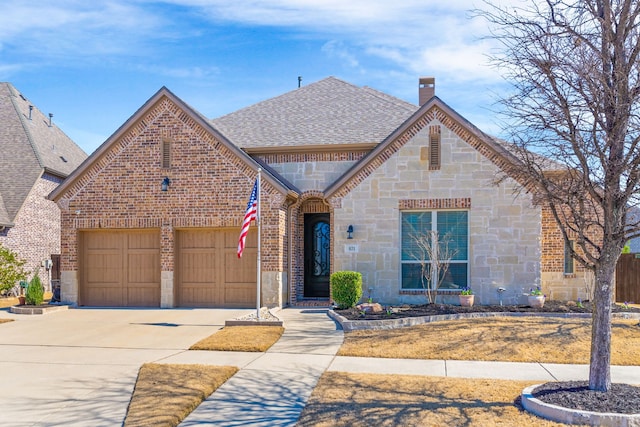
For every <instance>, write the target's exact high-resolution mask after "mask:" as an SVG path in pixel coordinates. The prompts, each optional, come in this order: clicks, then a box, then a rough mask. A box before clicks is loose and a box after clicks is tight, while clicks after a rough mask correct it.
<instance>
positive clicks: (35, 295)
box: [25, 274, 44, 305]
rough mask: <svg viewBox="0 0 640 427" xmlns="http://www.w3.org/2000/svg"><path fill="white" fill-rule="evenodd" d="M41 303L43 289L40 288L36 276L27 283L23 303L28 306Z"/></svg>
mask: <svg viewBox="0 0 640 427" xmlns="http://www.w3.org/2000/svg"><path fill="white" fill-rule="evenodd" d="M42 301H44V288H43V287H42V282H41V281H40V276H38V275H37V274H36V275H35V276H33V279H31V282H29V286H27V292H26V294H25V302H26V303H27V304H28V305H40V304H42Z"/></svg>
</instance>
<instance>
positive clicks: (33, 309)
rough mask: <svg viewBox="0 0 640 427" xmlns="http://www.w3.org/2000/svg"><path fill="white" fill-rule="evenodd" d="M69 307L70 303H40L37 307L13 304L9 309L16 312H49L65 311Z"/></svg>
mask: <svg viewBox="0 0 640 427" xmlns="http://www.w3.org/2000/svg"><path fill="white" fill-rule="evenodd" d="M68 309H69V306H68V305H40V306H37V307H28V306H22V305H13V306H11V308H10V309H9V311H10V312H11V313H14V314H48V313H53V312H55V311H63V310H68Z"/></svg>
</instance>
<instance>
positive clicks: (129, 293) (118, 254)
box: [79, 230, 160, 307]
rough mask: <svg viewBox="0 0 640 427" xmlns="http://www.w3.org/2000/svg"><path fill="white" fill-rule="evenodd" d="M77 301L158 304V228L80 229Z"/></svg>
mask: <svg viewBox="0 0 640 427" xmlns="http://www.w3.org/2000/svg"><path fill="white" fill-rule="evenodd" d="M79 253H80V289H79V291H80V294H79V304H80V305H85V306H95V307H159V306H160V231H159V230H126V231H113V230H109V231H84V232H80V252H79Z"/></svg>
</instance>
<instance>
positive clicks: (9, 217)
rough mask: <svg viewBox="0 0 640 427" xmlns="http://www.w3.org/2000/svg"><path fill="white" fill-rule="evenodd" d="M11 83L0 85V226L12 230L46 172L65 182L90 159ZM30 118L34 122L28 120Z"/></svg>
mask: <svg viewBox="0 0 640 427" xmlns="http://www.w3.org/2000/svg"><path fill="white" fill-rule="evenodd" d="M30 105H33V104H32V103H30V102H29V100H28V99H27V98H26V97H25V96H24V95H22V94H21V93H20V92H18V90H16V88H15V87H13V85H11V84H10V83H0V150H1V151H2V155H1V156H0V226H2V225H5V226H11V225H13V224H12V223H13V220H14V218H15V216H16V215H17V213H18V211H19V210H20V208H21V207H22V204H23V203H24V201H25V199H26V198H27V196H28V194H29V192H30V191H31V188H32V187H33V185H34V184H35V183H36V181H37V179H38V178H39V177H40V176H41V175H42V173H43V172H48V173H51V174H53V175H56V176H59V177H61V178H65V177H66V176H67V175H69V174H70V173H71V172H72V171H73V170H74V169H75V168H76V167H78V166H79V165H80V163H82V161H83V160H84V159H85V158H86V157H87V155H86V153H85V152H84V151H82V149H81V148H80V147H78V146H77V145H76V144H75V143H74V142H73V141H72V140H71V139H70V138H69V137H68V136H67V135H65V134H64V132H62V131H61V130H60V129H59V128H58V127H57V126H56V125H55V124H52V125H51V126H49V117H48V116H45V115H44V114H43V113H42V112H41V111H40V110H38V109H37V108H36V107H35V106H34V107H33V110H32V111H31V113H30V112H29V106H30ZM29 117H31V118H29Z"/></svg>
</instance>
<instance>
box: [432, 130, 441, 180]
mask: <svg viewBox="0 0 640 427" xmlns="http://www.w3.org/2000/svg"><path fill="white" fill-rule="evenodd" d="M440 145H441V144H440V126H430V127H429V170H438V169H440V157H441V155H440V152H441V147H440Z"/></svg>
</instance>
